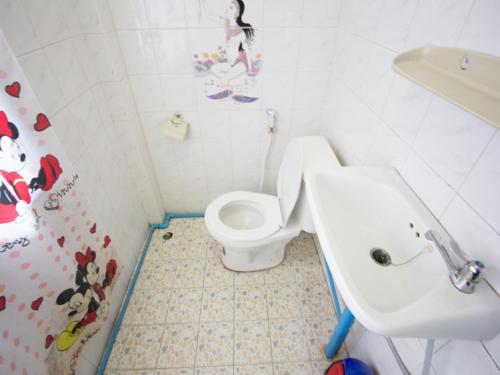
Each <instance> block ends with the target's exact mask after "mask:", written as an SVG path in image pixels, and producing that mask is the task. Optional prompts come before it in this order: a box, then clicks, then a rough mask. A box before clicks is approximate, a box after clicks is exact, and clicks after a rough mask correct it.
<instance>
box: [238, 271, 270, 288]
mask: <svg viewBox="0 0 500 375" xmlns="http://www.w3.org/2000/svg"><path fill="white" fill-rule="evenodd" d="M264 283H265V279H264V272H262V271H256V272H235V276H234V284H235V285H261V284H264Z"/></svg>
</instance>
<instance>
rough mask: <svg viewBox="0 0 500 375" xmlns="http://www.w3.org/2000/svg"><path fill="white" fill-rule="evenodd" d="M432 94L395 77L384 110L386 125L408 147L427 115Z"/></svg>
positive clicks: (404, 79) (412, 83)
mask: <svg viewBox="0 0 500 375" xmlns="http://www.w3.org/2000/svg"><path fill="white" fill-rule="evenodd" d="M431 99H432V94H431V93H430V92H429V91H426V90H424V89H423V88H421V87H420V86H418V85H417V84H415V83H414V82H412V81H409V80H407V79H406V78H403V77H399V76H396V77H395V79H394V82H393V85H392V89H391V91H390V94H389V97H388V99H387V103H386V105H385V108H384V113H383V118H384V120H385V121H386V122H387V124H388V125H389V126H390V127H391V128H392V129H393V130H394V131H395V132H396V133H397V134H398V135H399V136H400V137H401V138H402V139H403V140H404V141H405V142H406V143H408V144H409V145H411V144H413V141H414V140H415V138H416V136H417V132H418V130H419V129H420V125H421V124H422V120H423V119H424V117H425V114H426V113H427V110H428V108H429V105H430V102H431Z"/></svg>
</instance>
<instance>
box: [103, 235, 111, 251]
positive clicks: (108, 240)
mask: <svg viewBox="0 0 500 375" xmlns="http://www.w3.org/2000/svg"><path fill="white" fill-rule="evenodd" d="M110 242H111V237H109V236H108V235H107V234H106V235H105V236H104V244H103V245H102V246H103V247H104V248H107V247H108V245H109V244H110Z"/></svg>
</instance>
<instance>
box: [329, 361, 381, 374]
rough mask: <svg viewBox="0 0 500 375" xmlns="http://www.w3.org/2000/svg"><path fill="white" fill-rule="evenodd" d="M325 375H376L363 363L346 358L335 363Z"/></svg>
mask: <svg viewBox="0 0 500 375" xmlns="http://www.w3.org/2000/svg"><path fill="white" fill-rule="evenodd" d="M325 375H375V374H374V372H373V371H372V370H371V369H370V368H369V367H368V366H367V365H366V364H365V363H363V362H361V361H360V360H359V359H356V358H344V359H341V360H340V361H335V362H333V363H332V364H331V366H330V367H328V369H327V370H326V371H325Z"/></svg>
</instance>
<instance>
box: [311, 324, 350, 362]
mask: <svg viewBox="0 0 500 375" xmlns="http://www.w3.org/2000/svg"><path fill="white" fill-rule="evenodd" d="M304 322H305V325H304V326H305V330H306V335H307V344H308V345H309V355H310V357H311V359H312V360H315V361H320V360H326V359H327V358H326V357H325V354H324V348H325V345H326V344H327V343H328V340H329V339H330V336H331V334H332V332H333V329H334V328H335V326H336V324H337V320H336V319H334V318H327V317H315V318H305V319H304ZM339 354H341V353H339Z"/></svg>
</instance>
